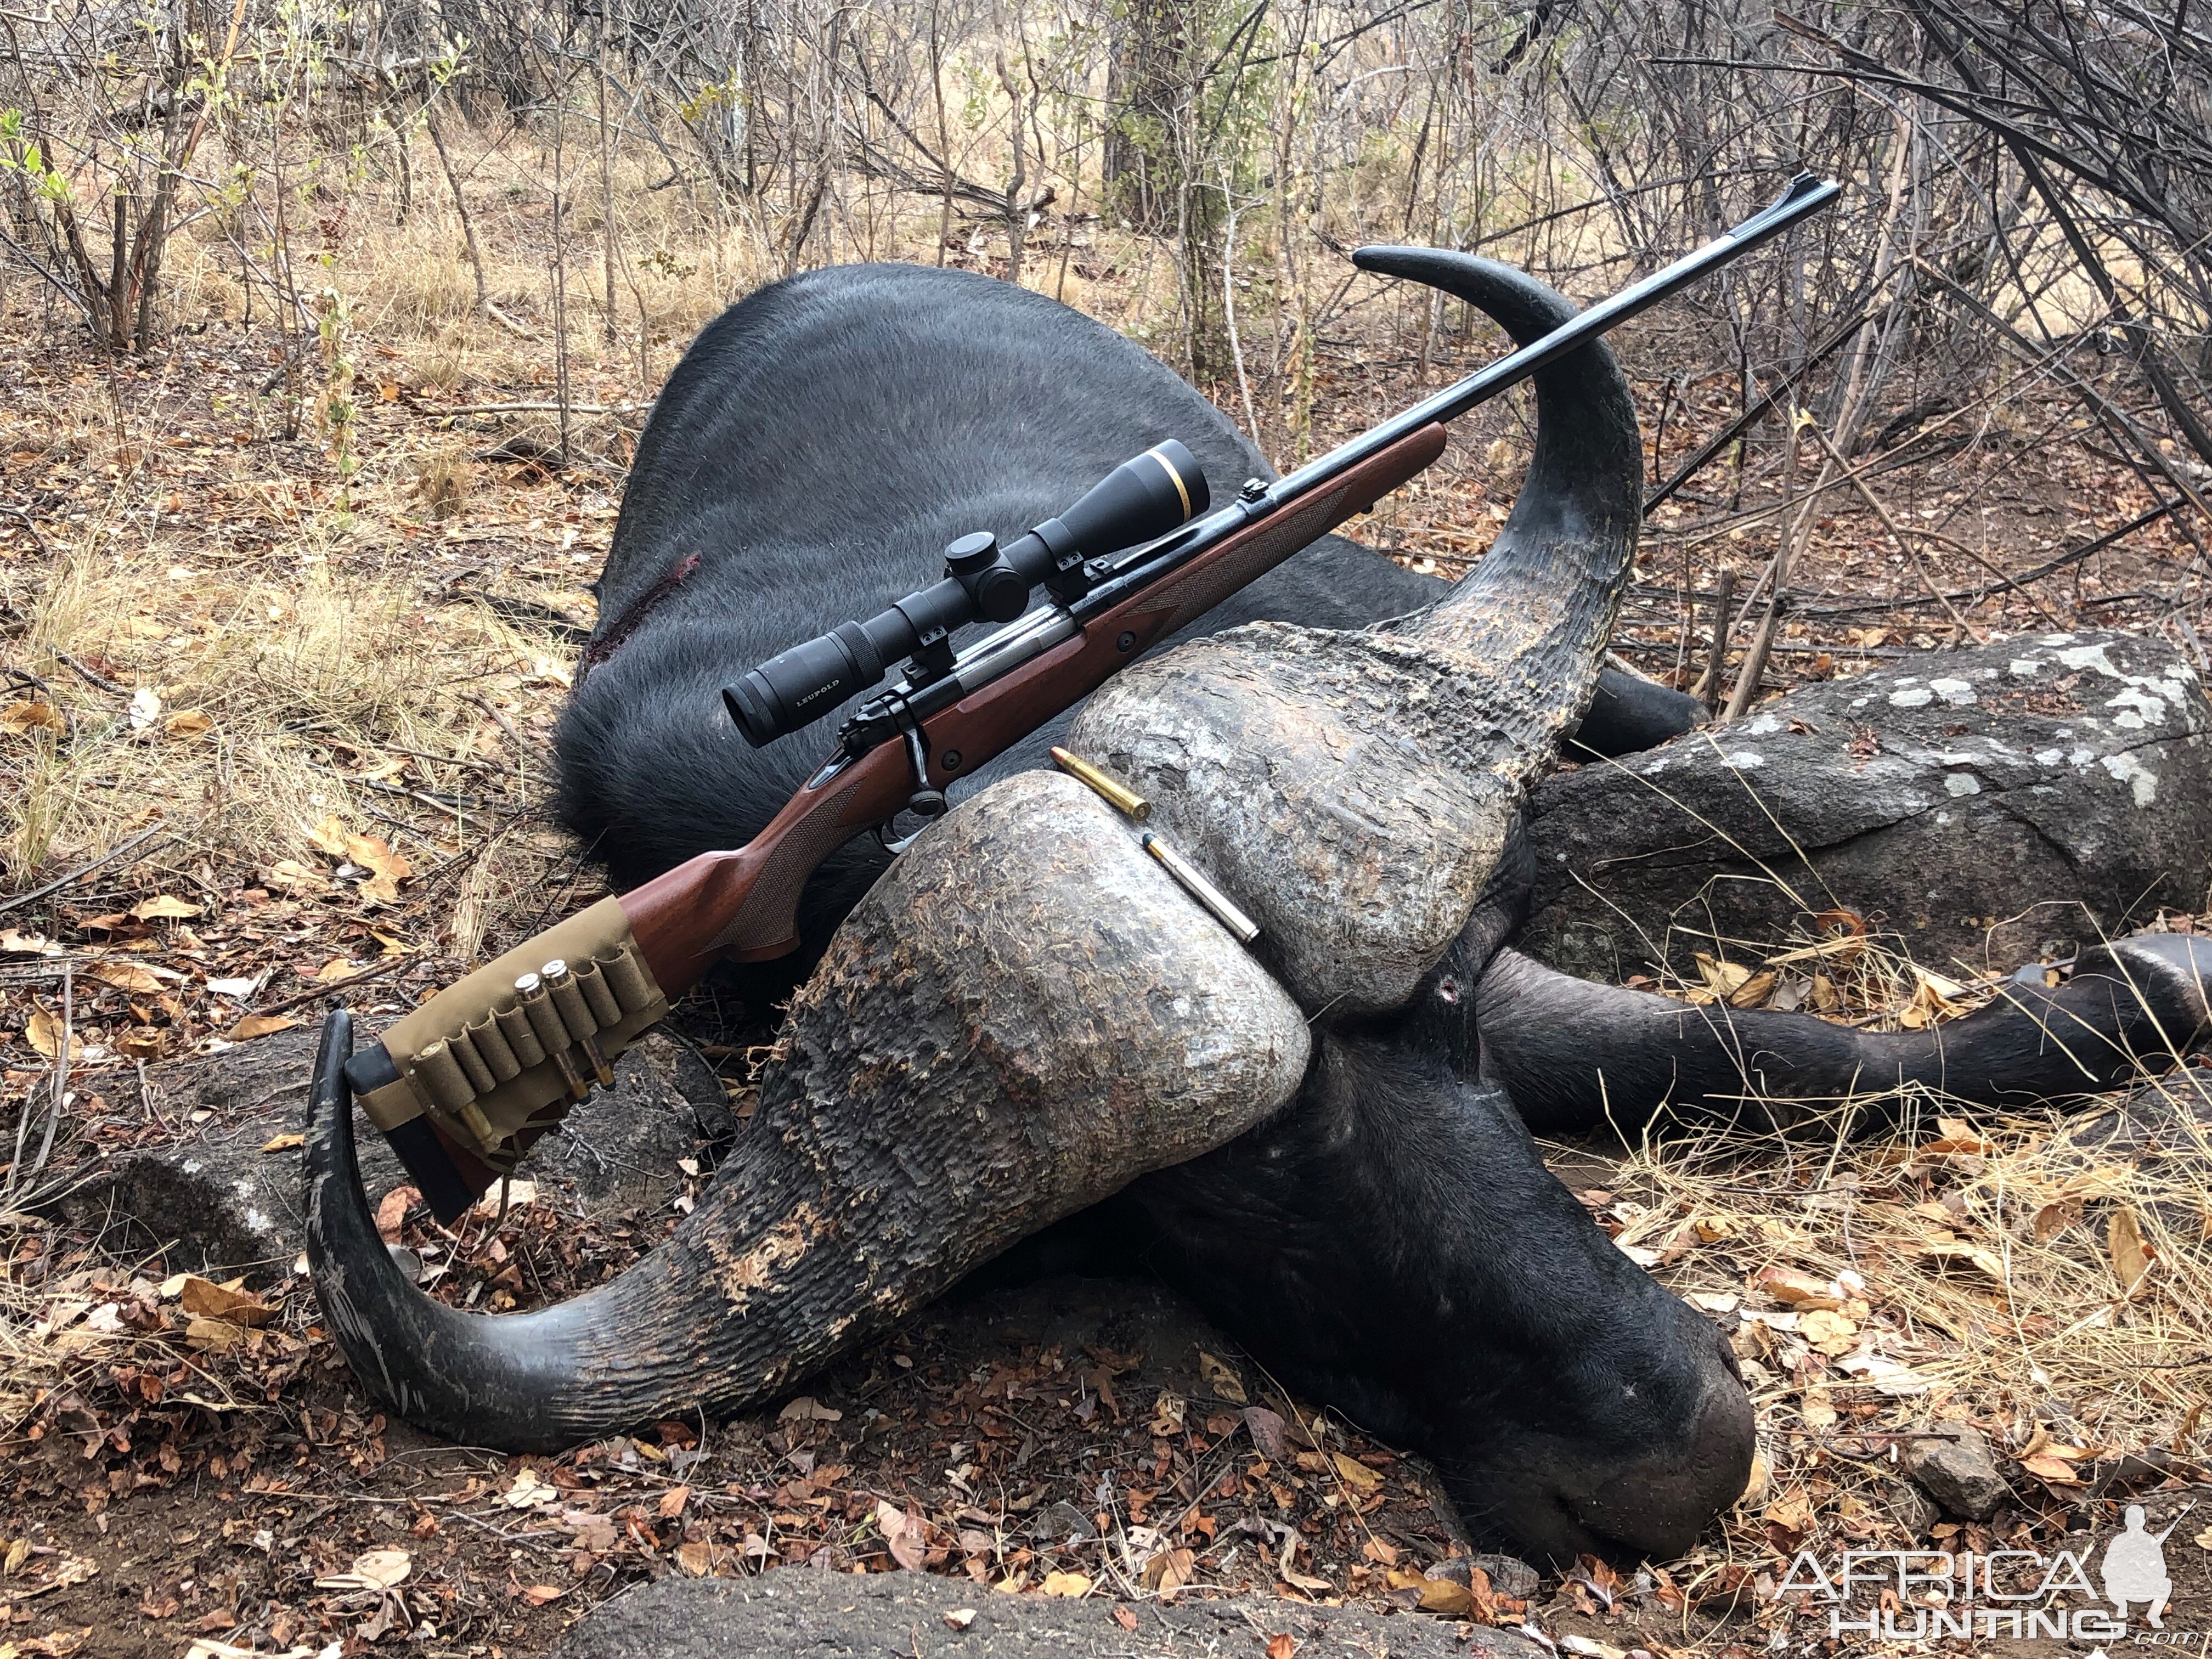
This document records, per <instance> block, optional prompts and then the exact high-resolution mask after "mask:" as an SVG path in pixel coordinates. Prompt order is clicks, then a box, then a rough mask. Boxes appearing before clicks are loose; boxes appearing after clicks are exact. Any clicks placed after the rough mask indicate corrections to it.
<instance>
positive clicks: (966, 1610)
mask: <svg viewBox="0 0 2212 1659" xmlns="http://www.w3.org/2000/svg"><path fill="white" fill-rule="evenodd" d="M1116 1611H1119V1609H1116ZM1132 1622H1133V1621H1132ZM974 1623H975V1608H973V1607H947V1608H945V1629H947V1630H966V1629H967V1628H968V1626H970V1625H972V1624H974Z"/></svg>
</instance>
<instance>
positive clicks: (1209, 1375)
mask: <svg viewBox="0 0 2212 1659" xmlns="http://www.w3.org/2000/svg"><path fill="white" fill-rule="evenodd" d="M1198 1374H1199V1375H1200V1376H1202V1377H1204V1378H1205V1379H1206V1386H1207V1387H1208V1388H1210V1389H1212V1390H1213V1394H1214V1397H1215V1398H1216V1399H1218V1400H1227V1401H1233V1402H1235V1403H1236V1404H1237V1405H1239V1406H1241V1405H1243V1404H1244V1403H1245V1401H1244V1383H1243V1379H1242V1378H1241V1377H1239V1376H1237V1373H1236V1372H1235V1371H1234V1370H1231V1369H1230V1366H1229V1363H1228V1361H1226V1360H1224V1359H1217V1358H1214V1357H1213V1356H1212V1354H1210V1353H1208V1352H1206V1350H1205V1349H1203V1348H1200V1350H1199V1351H1198Z"/></svg>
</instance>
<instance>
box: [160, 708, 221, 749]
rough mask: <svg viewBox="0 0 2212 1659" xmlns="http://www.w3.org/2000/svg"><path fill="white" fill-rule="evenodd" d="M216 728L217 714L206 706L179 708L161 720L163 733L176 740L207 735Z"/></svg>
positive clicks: (181, 741) (184, 740)
mask: <svg viewBox="0 0 2212 1659" xmlns="http://www.w3.org/2000/svg"><path fill="white" fill-rule="evenodd" d="M214 729H215V716H214V715H212V714H209V713H208V712H207V710H206V709H204V708H179V710H177V712H176V713H175V714H171V715H169V716H168V717H167V719H166V720H163V721H162V722H161V735H162V736H164V737H166V738H171V739H173V740H174V741H176V742H179V743H183V742H187V741H189V740H190V739H191V738H200V737H205V736H206V735H207V734H208V733H209V732H210V731H212V730H214Z"/></svg>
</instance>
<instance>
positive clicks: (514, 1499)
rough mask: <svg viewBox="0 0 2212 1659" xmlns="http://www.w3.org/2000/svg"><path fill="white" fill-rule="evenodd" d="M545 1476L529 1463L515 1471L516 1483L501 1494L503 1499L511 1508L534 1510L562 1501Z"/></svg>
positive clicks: (514, 1481)
mask: <svg viewBox="0 0 2212 1659" xmlns="http://www.w3.org/2000/svg"><path fill="white" fill-rule="evenodd" d="M560 1497H561V1494H560V1493H559V1492H556V1491H555V1490H554V1488H553V1486H552V1484H551V1483H550V1481H548V1480H546V1479H545V1477H544V1475H542V1474H538V1471H537V1470H536V1469H533V1468H531V1467H530V1466H529V1465H528V1464H525V1465H524V1466H523V1467H522V1468H519V1469H517V1470H516V1471H515V1472H514V1480H513V1484H512V1485H511V1486H508V1487H507V1491H506V1492H504V1493H502V1494H501V1502H503V1503H504V1504H506V1505H507V1508H509V1509H511V1510H532V1509H538V1508H541V1507H543V1506H544V1505H547V1504H555V1503H557V1502H559V1501H560Z"/></svg>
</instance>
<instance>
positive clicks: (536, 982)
mask: <svg viewBox="0 0 2212 1659" xmlns="http://www.w3.org/2000/svg"><path fill="white" fill-rule="evenodd" d="M514 988H515V991H516V994H519V995H520V997H521V998H522V1012H523V1013H524V1015H525V1016H526V1017H527V1018H528V1019H529V1021H530V1029H531V1031H532V1034H533V1035H535V1036H536V1037H537V1038H538V1047H539V1048H543V1049H544V1051H545V1052H546V1054H547V1055H548V1056H550V1058H551V1060H552V1061H553V1063H554V1064H555V1065H556V1066H559V1067H560V1068H561V1078H562V1081H563V1082H565V1083H566V1084H567V1085H568V1097H569V1098H570V1099H572V1100H581V1099H582V1098H583V1097H585V1096H586V1094H588V1093H590V1092H591V1091H589V1090H588V1089H586V1087H585V1086H584V1079H583V1074H582V1073H580V1072H579V1071H577V1069H576V1062H575V1061H574V1060H571V1059H569V1058H568V1030H567V1028H566V1027H564V1026H563V1025H562V1024H561V1011H560V1010H559V1009H557V1008H556V1007H555V1006H553V999H552V998H551V997H550V995H548V994H547V993H546V990H545V982H544V980H543V979H542V978H540V977H539V976H538V975H536V974H525V975H523V976H522V977H521V978H520V979H518V980H517V981H514Z"/></svg>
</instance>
